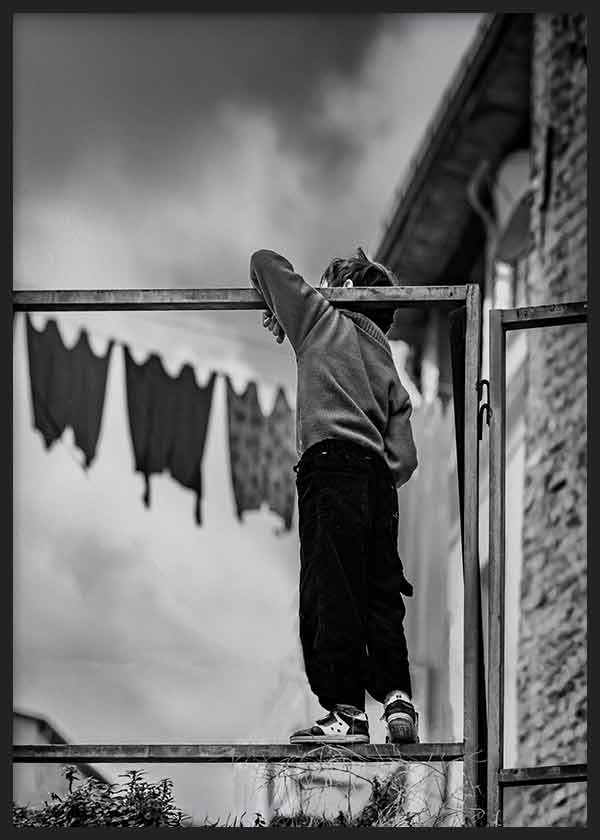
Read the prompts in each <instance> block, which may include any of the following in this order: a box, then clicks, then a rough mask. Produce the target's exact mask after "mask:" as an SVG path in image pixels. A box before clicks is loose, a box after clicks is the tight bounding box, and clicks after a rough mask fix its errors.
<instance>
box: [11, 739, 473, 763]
mask: <svg viewBox="0 0 600 840" xmlns="http://www.w3.org/2000/svg"><path fill="white" fill-rule="evenodd" d="M12 750H13V755H12V757H13V761H19V762H28V763H32V762H36V763H46V762H52V763H57V762H60V763H66V764H79V763H82V762H85V763H86V764H96V763H100V762H113V763H114V762H117V763H122V762H125V763H127V762H148V763H153V762H160V763H169V764H170V763H174V764H175V763H201V764H207V763H208V764H211V763H213V764H214V763H217V762H221V763H227V762H233V763H256V764H271V763H274V762H282V763H283V762H303V763H307V764H310V763H319V762H323V761H326V762H328V763H330V762H349V761H357V762H389V761H444V762H445V761H455V760H457V759H462V758H463V756H464V744H463V743H462V742H460V743H449V744H445V743H435V744H351V745H350V744H347V745H342V744H335V745H324V744H318V745H317V744H23V745H15V746H13V748H12Z"/></svg>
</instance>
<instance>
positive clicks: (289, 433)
mask: <svg viewBox="0 0 600 840" xmlns="http://www.w3.org/2000/svg"><path fill="white" fill-rule="evenodd" d="M296 461H297V454H296V443H295V424H294V413H293V412H292V410H291V408H290V406H289V404H288V401H287V399H286V396H285V392H284V390H283V388H279V390H278V391H277V395H276V397H275V403H274V405H273V410H272V411H271V414H270V415H269V416H268V417H267V418H266V421H265V438H264V473H263V475H264V499H265V501H266V502H267V504H268V506H269V510H272V511H273V513H276V514H278V515H279V516H280V517H281V518H282V519H283V524H284V529H285V530H286V531H289V530H290V529H291V527H292V521H293V517H294V509H295V506H296V483H295V474H294V471H293V469H292V468H293V466H294V464H295V463H296Z"/></svg>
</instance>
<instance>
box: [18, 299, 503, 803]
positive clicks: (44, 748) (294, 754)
mask: <svg viewBox="0 0 600 840" xmlns="http://www.w3.org/2000/svg"><path fill="white" fill-rule="evenodd" d="M322 294H323V295H324V297H326V298H327V299H328V300H329V301H330V302H331V303H332V304H333V305H334V306H342V305H343V306H346V307H348V308H361V307H363V306H364V307H367V308H368V307H373V306H389V305H390V304H393V305H394V306H395V307H421V308H424V307H425V308H427V307H431V306H439V307H441V308H443V309H444V310H445V311H447V312H449V313H452V312H453V313H455V315H456V316H457V319H456V320H457V322H458V323H459V326H460V329H459V332H460V336H459V339H458V341H457V343H456V344H457V347H456V352H455V354H454V358H455V364H454V368H455V376H454V377H453V378H454V381H455V403H457V404H458V411H457V418H460V422H458V423H457V428H456V437H457V456H458V464H459V478H460V501H461V524H462V538H463V539H462V544H463V581H464V624H463V627H464V678H463V679H464V727H463V739H464V740H463V741H462V742H450V743H430V744H425V743H424V744H410V745H397V744H353V745H352V747H351V748H350V749H349V748H345V749H343V748H338V749H336V750H333V751H332V750H331V749H328V748H327V747H326V746H322V747H315V746H311V745H296V744H294V745H292V744H112V745H111V744H60V745H55V744H44V745H38V744H31V745H29V744H27V745H15V746H13V748H12V759H13V761H18V762H30V763H36V762H54V763H64V762H67V763H78V762H87V763H95V762H115V763H123V762H143V763H150V762H185V763H198V762H201V763H207V762H208V763H214V762H225V763H231V762H258V763H273V762H278V763H279V762H286V761H293V762H294V763H298V762H306V763H312V762H319V761H320V760H324V759H326V760H327V761H339V762H350V761H369V762H397V761H438V762H447V761H455V760H462V761H463V778H464V786H463V807H464V812H465V814H468V815H469V816H470V817H471V818H472V815H473V813H475V812H478V813H479V814H482V813H483V812H484V808H485V781H486V779H485V755H486V747H485V711H486V710H485V686H484V679H483V674H484V671H483V656H482V615H481V590H480V578H479V557H478V471H479V446H478V434H477V417H478V398H477V395H478V379H479V357H480V348H481V298H480V290H479V287H478V286H476V285H463V286H394V287H391V288H354V289H323V290H322ZM12 302H13V311H30V312H31V311H37V312H53V311H63V312H72V311H96V312H97V311H113V310H154V311H156V310H186V311H189V310H204V309H209V310H216V309H228V310H232V309H264V308H265V303H264V300H263V298H262V297H261V296H260V295H259V294H258V293H257V292H256V291H255V290H254V289H248V288H245V289H239V288H238V289H236V288H231V289H185V290H184V289H154V290H137V289H136V290H133V289H128V290H125V289H123V290H88V291H75V290H68V291H43V290H40V291H32V292H24V291H15V292H13V294H12ZM456 407H457V406H455V408H456ZM482 723H483V725H482Z"/></svg>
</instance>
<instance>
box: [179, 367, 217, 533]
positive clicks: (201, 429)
mask: <svg viewBox="0 0 600 840" xmlns="http://www.w3.org/2000/svg"><path fill="white" fill-rule="evenodd" d="M216 377H217V375H216V373H211V375H210V377H209V380H208V382H207V384H206V385H204V386H203V387H199V386H198V383H197V382H196V377H195V376H194V371H193V369H192V367H190V365H184V366H183V367H182V368H181V371H180V373H179V376H178V377H177V379H176V380H175V399H174V411H175V414H174V423H173V446H172V449H171V454H170V458H169V470H170V472H171V475H172V476H173V478H174V479H175V480H176V481H178V482H179V483H180V484H182V485H183V486H184V487H188V488H189V489H190V490H194V492H195V493H196V522H197V523H198V525H201V524H202V511H201V509H200V502H201V499H202V459H203V457H204V447H205V445H206V433H207V431H208V420H209V416H210V409H211V405H212V398H213V389H214V386H215V380H216Z"/></svg>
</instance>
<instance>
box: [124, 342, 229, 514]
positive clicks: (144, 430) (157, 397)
mask: <svg viewBox="0 0 600 840" xmlns="http://www.w3.org/2000/svg"><path fill="white" fill-rule="evenodd" d="M123 354H124V358H125V376H126V385H127V410H128V415H129V430H130V433H131V441H132V444H133V451H134V456H135V469H136V471H137V472H141V473H142V474H143V476H144V480H145V492H144V497H143V499H144V504H145V505H146V506H147V507H149V506H150V476H151V475H152V474H154V473H161V472H163V471H164V470H166V469H168V470H169V472H170V473H171V475H172V476H173V478H174V479H175V480H176V481H178V482H179V483H180V484H181V485H183V486H184V487H187V488H189V489H190V490H194V491H195V493H196V511H195V516H196V522H197V523H198V525H200V524H202V512H201V499H202V459H203V457H204V447H205V444H206V434H207V429H208V420H209V416H210V409H211V405H212V395H213V388H214V383H215V379H216V373H212V374H211V376H210V378H209V380H208V383H207V384H206V385H205V386H204V387H199V386H198V384H197V382H196V378H195V375H194V371H193V369H192V368H191V366H190V365H184V366H183V367H182V369H181V371H180V373H179V375H178V376H177V377H175V378H174V377H171V376H169V374H168V373H167V372H166V370H165V369H164V367H163V364H162V362H161V360H160V358H159V356H157V355H156V354H154V353H153V354H152V355H151V356H149V358H148V359H147V360H146V361H145V362H144V363H143V364H137V362H135V361H134V359H133V357H132V355H131V353H130V351H129V348H128V347H127V346H124V347H123Z"/></svg>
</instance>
